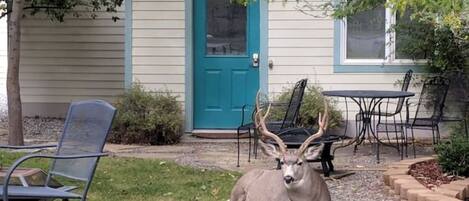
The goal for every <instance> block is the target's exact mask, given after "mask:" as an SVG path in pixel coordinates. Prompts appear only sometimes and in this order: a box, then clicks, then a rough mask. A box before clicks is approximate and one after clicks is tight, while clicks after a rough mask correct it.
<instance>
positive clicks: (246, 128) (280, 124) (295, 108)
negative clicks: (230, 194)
mask: <svg viewBox="0 0 469 201" xmlns="http://www.w3.org/2000/svg"><path fill="white" fill-rule="evenodd" d="M307 83H308V79H301V80H300V81H298V82H297V83H296V84H295V86H294V88H293V91H292V94H291V96H290V100H289V102H288V103H275V102H274V103H271V102H270V101H269V99H268V97H267V95H266V94H264V93H258V96H257V97H256V99H262V100H256V102H258V103H259V104H262V105H261V106H260V107H261V108H263V107H267V105H268V104H271V105H272V106H273V107H283V108H285V115H284V116H283V120H281V121H269V122H267V127H268V129H269V130H270V131H272V132H274V133H275V131H277V132H278V131H280V130H282V129H287V128H293V127H295V126H296V123H297V120H298V115H299V113H300V107H301V102H302V101H303V95H304V91H305V89H306V85H307ZM247 108H252V110H253V112H252V114H251V120H250V121H249V122H246V119H247V118H246V109H247ZM255 108H256V107H255V106H254V105H244V106H243V108H242V111H241V116H242V117H241V124H240V126H239V127H238V128H237V140H238V141H237V145H238V162H237V167H239V160H240V159H239V157H240V135H241V134H242V133H247V134H248V135H249V150H248V152H249V153H248V162H250V161H251V137H254V147H253V150H254V151H253V152H254V157H257V149H258V140H259V136H258V135H257V131H256V129H255V125H254V115H255V113H256V109H255Z"/></svg>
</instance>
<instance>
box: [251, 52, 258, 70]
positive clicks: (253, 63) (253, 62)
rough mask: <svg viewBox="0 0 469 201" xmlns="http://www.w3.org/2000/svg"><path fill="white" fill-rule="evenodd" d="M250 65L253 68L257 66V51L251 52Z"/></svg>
mask: <svg viewBox="0 0 469 201" xmlns="http://www.w3.org/2000/svg"><path fill="white" fill-rule="evenodd" d="M252 67H254V68H258V67H259V54H258V53H253V54H252Z"/></svg>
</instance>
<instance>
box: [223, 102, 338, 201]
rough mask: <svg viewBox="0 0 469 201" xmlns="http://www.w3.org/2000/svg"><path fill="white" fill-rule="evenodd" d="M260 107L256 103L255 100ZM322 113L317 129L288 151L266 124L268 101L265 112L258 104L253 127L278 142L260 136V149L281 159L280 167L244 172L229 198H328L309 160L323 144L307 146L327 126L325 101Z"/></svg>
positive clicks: (288, 200)
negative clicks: (269, 141)
mask: <svg viewBox="0 0 469 201" xmlns="http://www.w3.org/2000/svg"><path fill="white" fill-rule="evenodd" d="M256 105H257V107H259V106H258V105H259V104H256ZM325 108H326V109H325V111H324V115H321V113H320V114H319V120H318V122H319V130H318V132H317V133H315V134H314V135H311V136H310V137H309V138H308V139H306V140H305V141H304V142H303V144H302V145H301V146H300V148H299V149H298V150H296V151H294V152H292V151H290V152H289V151H288V150H287V146H286V145H285V143H284V142H283V141H282V139H280V137H279V136H277V135H275V134H273V133H271V132H270V131H269V130H268V129H267V126H266V124H265V119H266V117H267V116H268V114H269V111H270V105H269V107H268V108H267V111H266V113H265V115H263V116H262V115H261V112H262V109H259V108H257V111H258V112H257V113H256V115H255V124H256V127H257V129H258V131H259V133H260V134H261V136H262V137H263V138H271V139H273V140H274V141H275V142H276V143H277V144H278V149H277V147H276V146H274V145H272V144H267V143H264V142H262V140H259V145H261V149H262V151H263V152H264V153H265V154H266V155H268V156H269V157H273V158H275V159H278V160H280V165H281V170H260V169H256V170H252V171H249V172H248V173H246V174H245V175H243V176H242V177H241V178H240V179H239V180H238V181H237V183H236V185H235V186H234V188H233V190H232V192H231V198H230V201H330V200H331V197H330V193H329V190H328V188H327V185H326V183H325V182H324V180H323V179H322V178H321V176H320V175H319V173H317V172H316V171H315V170H313V168H312V167H311V166H310V165H309V164H308V162H307V160H308V159H314V158H317V157H318V156H319V154H320V152H321V150H322V147H323V145H321V146H319V147H309V144H310V143H311V142H312V141H314V140H315V139H318V138H320V137H321V136H322V135H323V134H324V132H325V129H326V128H327V124H328V115H327V114H328V112H327V104H326V106H325Z"/></svg>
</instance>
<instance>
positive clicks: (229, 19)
mask: <svg viewBox="0 0 469 201" xmlns="http://www.w3.org/2000/svg"><path fill="white" fill-rule="evenodd" d="M246 21H247V19H246V7H244V6H242V5H238V4H235V3H233V4H232V3H231V2H230V0H207V44H206V54H207V55H245V54H246Z"/></svg>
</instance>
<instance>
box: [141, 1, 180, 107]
mask: <svg viewBox="0 0 469 201" xmlns="http://www.w3.org/2000/svg"><path fill="white" fill-rule="evenodd" d="M185 14H186V13H185V2H184V0H164V1H163V0H133V1H132V81H133V82H139V83H140V84H142V85H143V86H144V87H145V88H146V89H149V90H153V91H155V90H162V91H166V90H168V91H171V92H172V93H173V95H177V96H178V97H179V98H178V100H179V101H181V102H183V103H184V97H185V96H184V93H185V48H186V45H185V23H186V22H185Z"/></svg>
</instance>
